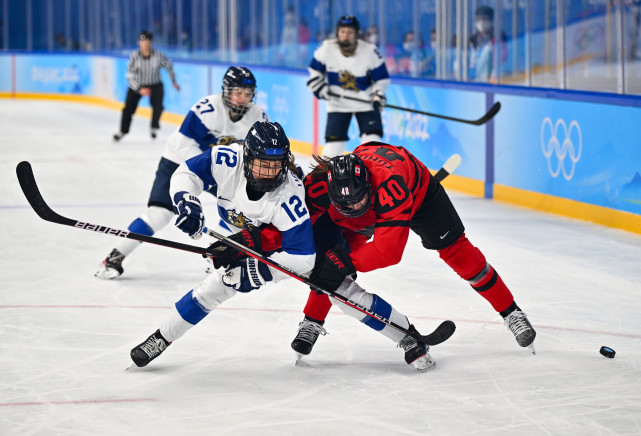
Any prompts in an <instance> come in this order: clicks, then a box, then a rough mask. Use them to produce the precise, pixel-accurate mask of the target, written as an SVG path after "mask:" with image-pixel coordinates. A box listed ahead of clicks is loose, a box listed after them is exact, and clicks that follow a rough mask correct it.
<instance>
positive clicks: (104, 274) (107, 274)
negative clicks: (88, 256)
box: [94, 248, 125, 280]
mask: <svg viewBox="0 0 641 436" xmlns="http://www.w3.org/2000/svg"><path fill="white" fill-rule="evenodd" d="M123 260H125V255H124V254H122V253H121V252H120V251H118V250H117V249H116V248H114V249H113V250H111V253H109V256H107V258H106V259H105V260H103V261H102V263H101V264H100V267H99V268H98V271H96V273H95V274H94V276H95V277H98V278H99V279H105V280H110V279H115V278H116V277H119V276H121V275H122V273H123V272H124V269H122V261H123Z"/></svg>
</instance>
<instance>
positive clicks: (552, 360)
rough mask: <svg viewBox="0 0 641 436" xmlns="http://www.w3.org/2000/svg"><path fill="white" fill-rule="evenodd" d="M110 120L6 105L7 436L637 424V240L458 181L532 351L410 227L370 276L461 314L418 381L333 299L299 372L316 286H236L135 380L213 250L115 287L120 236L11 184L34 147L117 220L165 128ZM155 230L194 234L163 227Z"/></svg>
mask: <svg viewBox="0 0 641 436" xmlns="http://www.w3.org/2000/svg"><path fill="white" fill-rule="evenodd" d="M119 116H120V114H119V113H117V112H115V111H113V110H108V109H102V108H98V107H93V106H85V105H80V104H74V103H61V102H50V101H35V100H34V101H20V100H18V101H16V100H0V119H1V120H2V122H1V125H2V128H1V129H0V147H1V150H2V154H1V157H0V166H1V167H0V168H1V172H0V178H1V179H0V180H1V183H0V244H1V246H2V250H1V255H0V273H1V283H2V293H1V294H0V317H1V318H0V319H1V321H0V341H1V342H0V365H1V369H0V374H1V375H0V385H1V391H0V434H2V435H88V434H91V435H125V434H147V435H172V436H175V435H192V434H194V435H195V434H213V435H232V434H233V435H254V434H255V435H362V434H368V435H458V434H481V435H483V434H484V435H508V434H509V435H512V434H519V435H588V434H589V435H608V434H612V435H614V434H616V435H635V434H641V260H640V259H641V237H639V236H638V235H634V234H632V233H627V232H624V231H619V230H614V229H609V228H605V227H600V226H597V225H592V224H589V223H585V222H581V221H575V220H569V219H565V218H561V217H557V216H553V215H548V214H543V213H539V212H535V211H530V210H526V209H522V208H517V207H514V206H510V205H505V204H501V203H496V202H492V201H488V200H484V199H479V198H474V197H469V196H466V195H462V194H458V193H451V196H452V199H453V202H454V203H455V205H456V207H457V209H458V211H459V213H460V215H461V217H462V218H463V222H464V223H465V224H466V227H467V235H468V237H469V238H470V240H471V241H472V243H473V244H475V245H476V246H478V247H479V248H480V249H481V250H482V251H483V252H484V254H485V255H486V257H487V258H488V260H489V261H490V262H491V263H492V265H493V266H494V267H495V268H496V269H497V271H498V272H499V273H500V274H501V275H502V277H503V279H504V280H505V282H506V283H507V285H508V286H509V287H510V288H511V290H512V292H513V293H514V295H515V297H516V301H517V303H518V304H519V305H520V306H521V307H522V308H523V310H524V311H525V312H526V313H527V314H528V316H529V319H530V321H531V322H532V324H533V325H534V327H535V328H536V330H537V339H536V341H535V345H536V351H537V354H536V355H535V356H534V355H532V354H530V353H529V352H528V351H527V350H526V349H522V348H520V347H518V345H517V344H516V342H515V340H514V338H513V336H512V334H511V333H510V332H509V331H508V330H507V329H506V328H505V327H504V326H503V324H502V320H501V319H500V317H499V316H498V315H497V314H496V313H495V312H494V311H493V310H492V308H491V307H490V305H489V304H488V303H487V302H486V301H485V300H484V299H482V298H481V297H479V296H478V295H476V293H475V291H473V290H472V289H471V288H470V287H469V286H468V285H467V284H466V283H465V282H464V281H462V280H461V279H460V278H459V277H458V276H457V275H456V274H455V273H454V272H452V271H451V270H450V269H449V268H448V267H447V266H445V264H443V263H442V262H441V261H440V259H439V258H438V256H437V254H436V253H434V252H428V251H426V250H424V249H423V248H422V246H421V245H420V242H419V240H418V238H417V237H415V235H413V234H412V235H411V237H410V241H409V243H408V246H407V248H406V250H405V254H404V257H403V260H402V261H401V263H400V264H399V265H396V266H394V267H390V268H387V269H384V270H379V271H375V272H371V273H366V274H360V275H359V282H360V283H361V284H362V285H363V286H364V287H365V288H366V289H368V290H369V291H372V292H377V293H379V294H380V295H381V296H383V297H384V298H386V299H387V300H388V301H389V302H390V303H391V304H392V305H394V306H395V307H396V308H397V309H398V310H399V311H401V312H403V313H405V314H406V315H407V316H408V317H409V319H410V321H411V322H413V323H414V324H415V325H416V326H417V327H418V329H419V331H421V332H422V333H423V334H426V333H428V332H429V331H431V330H432V329H433V328H435V327H436V326H437V325H438V323H440V322H441V321H442V320H445V319H451V320H453V321H455V322H456V324H457V326H458V329H457V331H456V333H455V335H454V336H453V337H452V338H451V339H450V340H449V341H447V342H446V343H444V344H442V345H438V346H435V347H433V348H432V349H431V354H432V356H433V357H434V359H435V360H436V362H437V367H436V369H434V370H433V371H430V372H427V373H417V372H415V371H414V370H413V369H412V368H411V367H408V366H407V365H406V364H405V362H404V361H403V352H402V351H401V350H400V349H398V348H396V347H395V345H396V344H394V343H392V342H391V341H390V340H389V339H387V338H384V337H382V336H381V335H380V334H378V333H376V332H374V331H372V330H370V329H369V328H367V327H365V326H363V325H361V324H360V323H358V322H356V321H355V320H354V319H352V318H350V317H348V316H346V315H343V314H342V313H341V312H338V311H336V310H334V309H332V312H331V313H330V316H329V317H328V321H327V323H326V328H327V330H328V332H329V334H328V335H327V336H324V337H321V338H320V339H319V341H318V343H317V344H316V347H315V348H314V351H313V352H312V354H310V355H309V356H307V357H306V358H305V359H304V360H303V362H302V363H301V364H299V365H298V366H295V365H294V362H295V356H294V353H293V351H292V350H291V348H290V342H291V340H292V339H293V338H294V336H295V333H296V329H297V325H298V322H299V321H300V320H301V319H302V308H303V306H304V304H305V301H306V298H307V290H306V288H305V287H304V286H303V285H302V284H300V283H299V282H296V281H294V280H287V281H284V282H281V283H279V284H277V285H271V286H267V287H265V288H264V289H260V290H259V291H255V292H252V293H250V294H245V295H238V296H236V297H235V298H233V299H231V300H230V301H228V302H226V303H224V304H223V306H221V307H220V308H219V309H218V310H216V311H215V312H213V313H212V314H210V315H209V316H208V317H207V318H206V319H205V320H203V321H202V322H201V323H200V324H199V325H198V326H196V327H195V328H194V329H192V330H191V331H190V332H189V333H187V334H186V335H185V336H184V337H183V338H182V339H180V340H179V341H176V342H175V343H174V344H172V345H171V347H170V348H169V349H168V350H167V351H166V352H165V353H164V354H163V355H162V356H161V357H159V358H158V359H157V360H156V361H154V362H152V363H151V364H150V365H149V366H148V367H146V368H144V369H141V370H138V371H134V372H125V371H124V369H125V368H126V367H127V365H128V363H129V350H130V349H131V348H132V347H133V346H135V345H136V344H138V343H139V342H141V341H142V340H144V339H145V338H146V337H147V336H148V335H149V334H150V333H152V332H153V331H154V330H155V329H156V328H157V327H158V323H159V320H160V319H162V318H163V317H164V316H165V315H167V314H168V313H169V310H170V308H171V307H172V305H173V303H174V302H175V301H176V300H178V299H179V298H180V297H182V296H183V295H184V294H185V293H186V292H187V291H188V290H189V289H191V288H193V287H195V286H196V285H197V284H198V283H199V282H200V281H201V280H202V279H203V278H204V277H205V273H204V260H203V259H202V258H201V257H200V256H198V255H195V254H190V253H186V252H182V251H178V250H173V249H169V248H163V247H157V246H151V245H143V246H142V247H140V248H139V249H138V250H137V251H136V252H135V253H134V254H133V255H132V256H131V257H130V258H128V259H127V260H126V261H125V263H124V267H125V274H124V275H123V276H122V277H121V278H120V279H118V280H114V281H101V280H98V279H96V278H94V277H93V273H94V271H95V270H96V267H97V265H98V264H99V262H100V261H101V260H102V259H103V258H104V257H105V256H106V255H107V254H108V253H109V251H110V250H111V248H112V246H113V244H114V243H115V242H116V241H115V238H114V237H110V236H105V235H101V234H96V233H91V232H88V231H82V230H79V229H73V228H71V227H67V226H62V225H57V224H53V223H49V222H46V221H43V220H41V219H40V218H38V216H37V215H36V214H35V213H34V212H33V210H32V209H31V208H30V207H29V205H28V204H27V201H26V200H25V198H24V196H23V194H22V192H21V191H20V188H19V185H18V182H17V179H16V175H15V167H16V165H17V164H18V162H20V161H22V160H28V161H30V162H31V164H32V165H33V169H34V173H35V176H36V180H37V181H38V184H39V186H40V189H41V191H42V194H43V196H44V198H45V199H46V200H47V202H48V203H49V204H50V205H51V206H52V208H53V209H54V210H56V211H57V212H58V213H60V214H62V215H64V216H67V217H70V218H73V219H77V220H81V221H88V222H92V223H96V224H104V225H108V226H111V227H116V228H121V229H126V227H127V226H128V224H129V223H130V222H131V221H132V220H133V219H134V218H135V217H137V216H138V215H139V214H140V213H141V212H142V211H143V210H144V208H145V205H146V202H147V198H148V194H149V191H150V188H151V183H152V181H153V178H154V173H155V169H156V166H157V163H158V160H159V157H160V154H161V151H162V147H163V140H164V138H166V137H167V135H168V134H169V133H170V132H171V130H172V129H173V128H175V127H174V126H171V125H168V124H164V125H163V129H162V130H161V135H160V138H159V139H158V140H156V142H152V140H151V139H150V138H149V136H148V120H146V119H142V118H135V119H134V123H133V128H132V133H131V134H130V135H129V136H127V137H126V139H125V140H123V141H122V142H121V143H113V142H111V135H112V134H113V133H114V132H115V131H116V130H117V126H118V122H119ZM285 127H286V126H285ZM398 145H402V144H398ZM304 160H306V161H308V159H304ZM203 199H204V205H205V212H206V213H207V216H208V217H214V216H215V215H214V213H215V209H214V207H213V206H214V204H215V203H214V201H213V199H212V198H209V197H206V196H203ZM157 236H158V237H163V238H166V239H172V240H176V241H181V242H185V243H194V242H192V241H191V240H189V238H187V237H186V236H184V235H183V234H182V233H181V232H180V231H178V230H177V229H175V228H174V227H173V226H168V227H167V228H166V229H164V230H163V231H161V232H160V233H159V234H157ZM199 243H201V244H203V245H204V244H205V242H204V241H202V242H199ZM602 345H608V346H610V347H612V348H614V349H615V350H616V352H617V355H616V357H615V358H614V359H607V358H605V357H602V356H601V355H600V354H599V348H600V347H601V346H602Z"/></svg>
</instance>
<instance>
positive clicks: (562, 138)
mask: <svg viewBox="0 0 641 436" xmlns="http://www.w3.org/2000/svg"><path fill="white" fill-rule="evenodd" d="M496 98H497V99H498V100H500V101H501V104H502V105H503V108H502V110H501V112H500V114H499V116H497V118H496V121H495V138H496V144H495V182H496V183H497V184H500V185H505V186H511V187H515V188H520V189H524V190H528V191H534V192H539V193H544V194H547V195H552V196H557V197H562V198H567V199H571V200H576V201H580V202H584V203H589V204H593V205H597V206H604V207H608V208H614V209H619V210H623V211H627V212H633V213H637V214H641V148H640V147H638V146H635V141H636V138H639V137H641V124H640V123H639V121H638V120H639V119H641V109H640V108H633V107H627V106H614V105H605V104H595V103H585V102H573V101H563V100H556V99H555V100H551V99H544V98H534V97H523V96H509V95H497V97H496Z"/></svg>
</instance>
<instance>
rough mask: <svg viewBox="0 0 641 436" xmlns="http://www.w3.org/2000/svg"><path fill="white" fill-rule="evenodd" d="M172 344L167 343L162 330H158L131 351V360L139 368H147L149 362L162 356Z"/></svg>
mask: <svg viewBox="0 0 641 436" xmlns="http://www.w3.org/2000/svg"><path fill="white" fill-rule="evenodd" d="M170 344H171V342H167V340H166V339H165V338H163V337H162V335H161V334H160V330H156V331H155V332H154V334H152V335H151V336H149V337H148V338H147V340H146V341H145V342H143V343H142V344H139V345H137V346H136V347H134V348H133V349H132V350H131V353H130V355H131V360H133V361H134V363H135V364H136V366H137V367H139V368H142V367H143V366H147V365H148V364H149V362H151V361H152V360H154V359H155V358H156V357H158V356H160V355H161V354H162V352H163V351H165V349H166V348H167V347H168V346H169V345H170Z"/></svg>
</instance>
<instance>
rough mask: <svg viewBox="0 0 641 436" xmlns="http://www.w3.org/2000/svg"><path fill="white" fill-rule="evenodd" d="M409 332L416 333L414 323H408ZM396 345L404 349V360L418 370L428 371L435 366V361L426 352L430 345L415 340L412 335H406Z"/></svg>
mask: <svg viewBox="0 0 641 436" xmlns="http://www.w3.org/2000/svg"><path fill="white" fill-rule="evenodd" d="M408 330H409V331H410V332H412V333H416V334H418V332H417V331H416V328H415V327H414V325H410V327H409V329H408ZM398 346H399V347H400V348H402V349H403V350H405V362H406V363H407V364H408V365H413V366H414V368H416V369H417V370H418V371H429V370H430V369H433V368H434V367H435V366H436V362H435V361H434V359H432V356H430V353H428V351H429V349H430V347H429V346H427V345H425V344H424V343H422V342H419V341H417V340H416V339H414V337H412V336H410V335H406V336H405V337H404V338H403V339H401V342H399V343H398Z"/></svg>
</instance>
